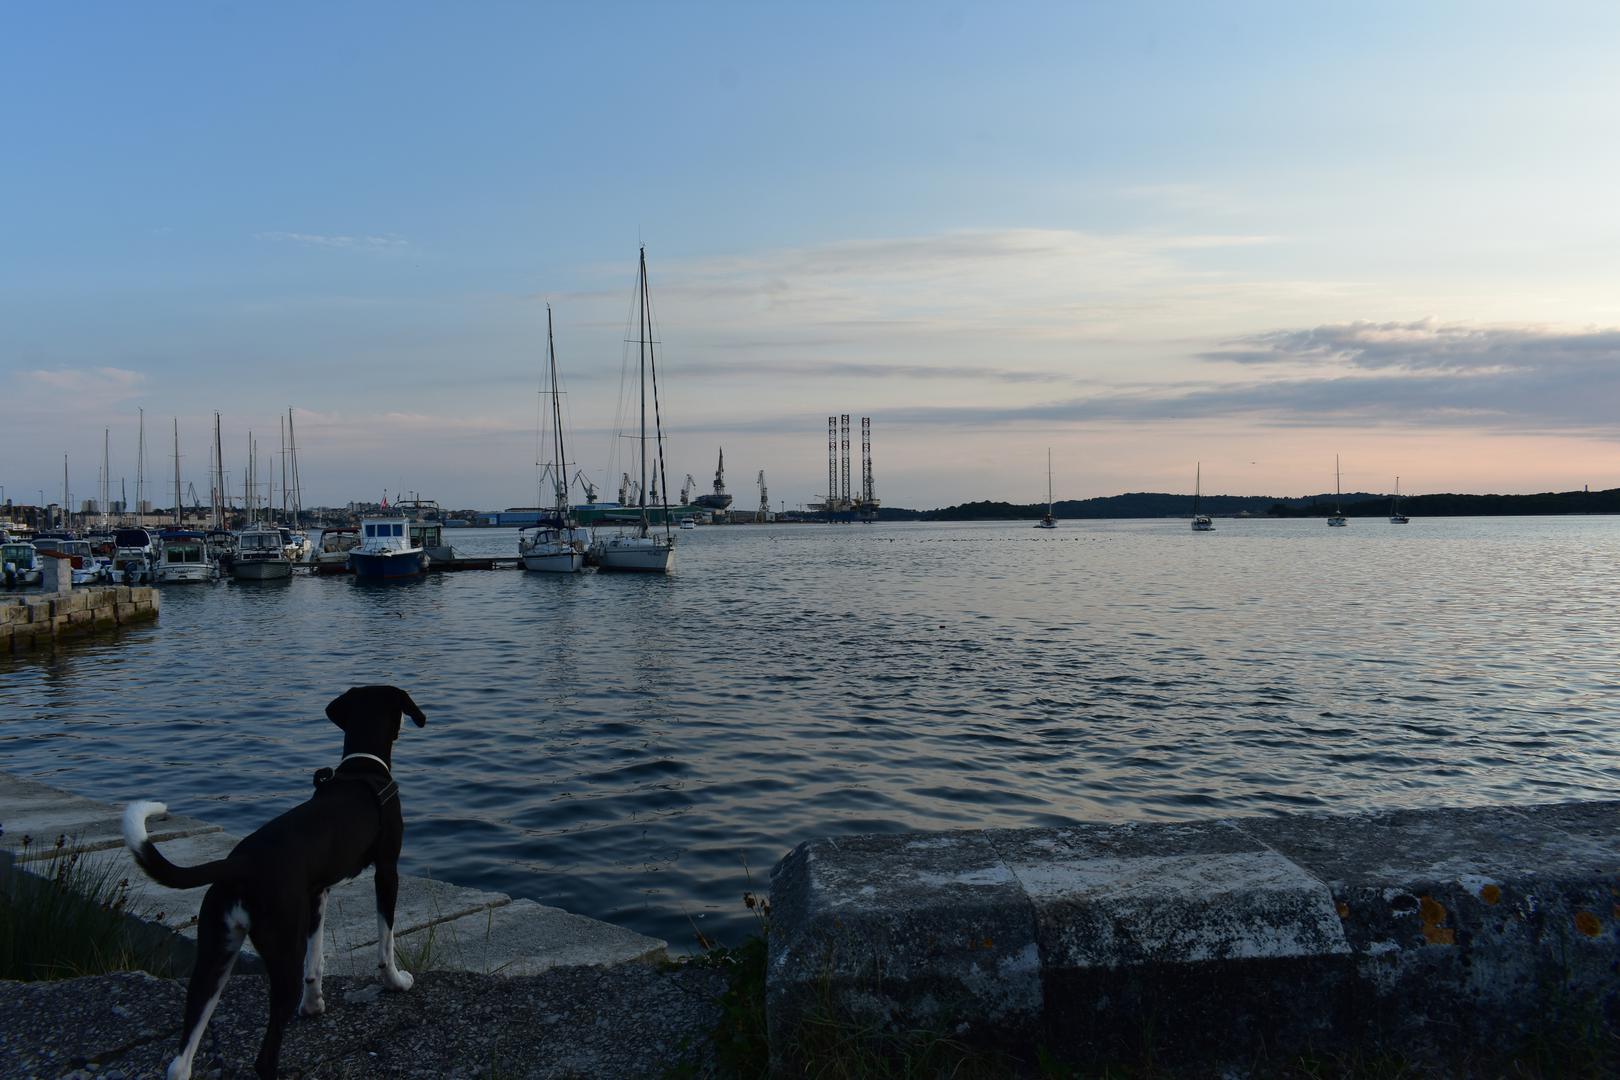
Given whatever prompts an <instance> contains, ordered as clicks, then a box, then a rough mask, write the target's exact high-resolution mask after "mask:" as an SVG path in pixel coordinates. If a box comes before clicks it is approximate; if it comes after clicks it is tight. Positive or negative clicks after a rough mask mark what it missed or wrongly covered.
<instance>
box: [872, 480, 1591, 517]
mask: <svg viewBox="0 0 1620 1080" xmlns="http://www.w3.org/2000/svg"><path fill="white" fill-rule="evenodd" d="M1336 506H1337V507H1338V508H1339V509H1340V510H1341V511H1342V512H1343V513H1344V514H1345V515H1346V516H1348V517H1384V516H1385V515H1387V514H1388V513H1389V509H1390V496H1388V495H1377V494H1373V493H1371V492H1351V493H1348V494H1344V495H1340V496H1338V497H1337V498H1335V497H1334V496H1333V495H1304V496H1300V497H1298V498H1288V499H1282V498H1276V497H1273V496H1268V495H1205V496H1203V497H1202V498H1201V499H1200V501H1199V509H1200V510H1202V511H1203V512H1204V513H1206V514H1210V515H1213V516H1215V517H1233V516H1236V515H1238V514H1246V515H1248V516H1250V517H1291V518H1292V517H1304V518H1308V517H1326V516H1327V515H1328V514H1330V513H1332V512H1333V510H1334V508H1335V507H1336ZM1401 510H1402V512H1404V513H1406V514H1409V515H1411V516H1412V517H1472V516H1477V517H1493V516H1513V515H1532V514H1620V488H1610V489H1608V490H1605V491H1544V492H1540V493H1538V494H1534V495H1455V494H1439V495H1411V496H1407V495H1403V496H1401ZM1045 512H1046V504H1045V503H1010V502H996V501H990V500H981V501H978V502H969V503H962V504H960V505H958V506H946V507H942V508H940V509H938V510H906V509H903V508H901V507H887V506H886V507H883V508H882V509H881V510H880V511H879V512H878V518H879V520H881V521H1028V520H1034V519H1036V518H1039V517H1040V516H1041V515H1042V514H1044V513H1045ZM1192 512H1193V497H1192V496H1191V495H1176V494H1172V493H1169V492H1154V491H1135V492H1127V493H1125V494H1123V495H1108V496H1104V497H1100V498H1095V499H1062V500H1060V501H1058V502H1056V503H1054V504H1053V506H1052V513H1053V514H1054V516H1056V517H1058V518H1067V519H1071V520H1073V519H1083V518H1157V517H1191V516H1192Z"/></svg>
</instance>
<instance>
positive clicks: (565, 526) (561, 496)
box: [518, 304, 590, 574]
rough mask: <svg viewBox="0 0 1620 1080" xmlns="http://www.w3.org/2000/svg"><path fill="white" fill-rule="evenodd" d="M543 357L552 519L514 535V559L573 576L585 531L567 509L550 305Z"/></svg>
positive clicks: (582, 555) (586, 537)
mask: <svg viewBox="0 0 1620 1080" xmlns="http://www.w3.org/2000/svg"><path fill="white" fill-rule="evenodd" d="M546 354H547V355H548V356H549V357H550V360H551V376H550V379H551V389H550V391H549V393H550V394H551V468H550V470H549V472H550V475H551V481H552V489H553V491H554V493H555V496H556V498H555V503H554V513H555V517H553V518H552V519H551V520H549V521H546V522H544V523H543V524H542V525H541V526H540V527H539V528H538V529H537V530H535V533H534V535H533V536H525V535H524V534H525V533H526V532H528V530H527V529H522V530H519V532H518V557H519V558H520V559H522V560H523V569H525V570H539V571H543V572H545V573H552V574H573V573H578V572H579V571H580V570H583V569H584V568H585V548H586V546H587V541H588V540H589V539H590V533H589V531H587V530H585V529H582V528H580V527H579V526H578V525H576V524H575V523H574V518H573V514H572V512H571V511H570V509H569V506H568V460H567V457H566V455H565V454H564V452H563V434H562V393H561V392H560V390H559V389H558V386H557V345H556V342H555V340H554V339H553V338H552V334H551V305H550V304H547V305H546Z"/></svg>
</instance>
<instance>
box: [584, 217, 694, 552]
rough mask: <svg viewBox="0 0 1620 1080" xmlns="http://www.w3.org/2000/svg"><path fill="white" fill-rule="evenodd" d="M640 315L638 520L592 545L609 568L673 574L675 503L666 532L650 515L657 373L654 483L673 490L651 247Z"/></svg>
mask: <svg viewBox="0 0 1620 1080" xmlns="http://www.w3.org/2000/svg"><path fill="white" fill-rule="evenodd" d="M636 292H637V301H638V302H637V305H636V308H637V319H638V321H639V324H640V327H641V333H640V341H639V345H640V349H641V353H640V370H641V434H640V436H639V439H638V443H639V446H640V450H641V483H640V485H639V486H638V490H637V494H636V504H637V505H636V509H637V511H638V512H639V520H637V521H636V522H635V523H634V524H633V525H632V526H631V527H630V528H628V529H626V530H624V531H622V532H620V533H617V534H616V535H612V536H605V537H604V536H598V537H597V540H596V542H595V543H594V544H592V545H591V555H592V557H593V560H594V561H595V563H596V565H597V566H598V567H600V568H601V569H603V570H628V571H637V572H640V573H645V574H667V573H669V572H670V571H671V570H672V569H673V568H674V566H675V534H674V532H673V531H672V530H671V528H670V520H669V518H670V514H669V507H668V506H664V507H662V508H661V509H662V513H661V514H660V515H659V516H660V517H661V518H662V519H663V526H664V528H663V532H661V533H660V532H658V531H656V530H654V529H653V527H652V523H651V519H650V518H649V517H648V514H647V491H648V488H647V479H648V477H647V464H648V463H647V389H648V376H649V375H650V376H651V386H652V392H653V432H654V438H655V445H656V448H657V454H656V458H655V461H654V468H655V472H654V476H653V479H654V481H655V484H654V486H655V487H657V488H660V489H662V490H664V491H668V490H669V484H668V483H657V482H656V481H658V480H659V479H661V478H662V477H661V474H662V473H663V471H664V432H663V423H662V419H661V417H660V415H659V408H658V365H657V360H656V357H655V356H654V350H653V339H652V334H651V332H650V331H651V327H650V325H649V324H650V323H651V321H652V301H651V300H650V299H649V298H648V296H647V249H646V248H642V249H641V263H640V267H639V269H638V272H637V276H636ZM654 501H655V502H656V501H657V500H656V499H655V500H654Z"/></svg>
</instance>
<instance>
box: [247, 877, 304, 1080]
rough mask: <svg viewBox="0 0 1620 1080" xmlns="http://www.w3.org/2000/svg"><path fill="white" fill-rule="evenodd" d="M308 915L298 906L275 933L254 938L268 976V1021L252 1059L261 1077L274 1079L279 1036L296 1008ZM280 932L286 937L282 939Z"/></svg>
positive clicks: (262, 1079) (279, 1048)
mask: <svg viewBox="0 0 1620 1080" xmlns="http://www.w3.org/2000/svg"><path fill="white" fill-rule="evenodd" d="M307 917H308V916H307V913H306V911H305V910H304V909H303V908H302V907H300V908H299V909H298V912H297V914H296V915H295V916H294V917H293V918H292V919H291V920H289V925H285V926H277V927H276V932H275V934H274V935H265V936H263V937H255V938H254V939H253V944H254V945H255V946H257V947H258V950H259V955H260V956H261V957H263V958H264V969H265V974H266V975H268V976H269V977H270V1022H269V1025H268V1026H266V1028H265V1029H264V1042H262V1043H260V1044H259V1056H258V1059H257V1060H255V1061H254V1063H253V1069H254V1071H255V1072H257V1073H258V1074H259V1077H260V1080H275V1076H276V1062H277V1061H279V1060H280V1059H281V1036H282V1033H283V1032H285V1031H286V1029H287V1022H288V1021H290V1020H291V1019H292V1018H293V1014H294V1013H296V1012H297V1011H298V989H299V985H298V978H299V974H300V972H301V970H302V968H303V962H302V960H301V958H300V957H299V955H298V946H299V943H300V942H302V941H303V940H304V923H305V920H306V918H307ZM282 934H286V935H287V937H286V938H285V939H283V938H282V937H281V935H282Z"/></svg>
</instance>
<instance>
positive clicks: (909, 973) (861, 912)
mask: <svg viewBox="0 0 1620 1080" xmlns="http://www.w3.org/2000/svg"><path fill="white" fill-rule="evenodd" d="M771 904H772V909H773V910H772V928H771V935H770V961H769V963H770V978H769V980H768V984H767V985H768V991H769V993H768V997H769V1009H768V1016H769V1022H770V1027H771V1041H772V1045H773V1046H778V1047H780V1046H784V1045H786V1043H787V1040H788V1038H789V1035H790V1028H791V1025H792V1024H793V1023H794V1022H796V1021H797V1020H798V1019H799V1018H801V1017H802V1016H803V1015H804V1014H805V1013H806V1012H808V1011H810V1010H814V1009H816V1008H818V1007H820V1006H821V1005H822V1003H823V997H824V995H825V994H826V993H828V992H829V991H830V992H831V993H833V994H835V995H836V998H837V1001H838V1004H839V1005H840V1006H841V1007H842V1009H844V1010H846V1011H847V1012H848V1013H850V1014H851V1015H852V1016H854V1017H855V1018H857V1019H859V1020H861V1021H865V1022H878V1023H885V1024H893V1025H897V1026H912V1025H922V1026H930V1025H953V1024H956V1023H958V1022H962V1023H969V1024H973V1025H975V1026H977V1027H978V1028H979V1029H980V1030H979V1036H980V1037H981V1038H983V1039H985V1040H987V1041H992V1042H1006V1043H1017V1042H1020V1041H1023V1040H1027V1039H1029V1038H1030V1037H1032V1036H1033V1035H1034V1034H1035V1033H1036V1030H1037V1025H1038V1023H1039V1020H1040V1017H1041V1012H1042V991H1041V970H1040V960H1039V955H1038V950H1037V945H1036V928H1035V917H1034V908H1033V905H1032V904H1031V903H1030V901H1029V898H1028V897H1027V896H1026V895H1025V894H1024V891H1023V889H1022V888H1021V887H1020V885H1019V883H1018V881H1017V880H1016V879H1015V878H1014V877H1013V874H1012V872H1011V871H1010V870H1009V869H1008V867H1007V866H1006V864H1005V863H1004V862H1003V861H1002V859H1001V858H1000V856H999V855H998V854H997V853H996V851H995V849H994V848H993V847H991V845H990V843H989V841H988V840H987V839H986V838H985V837H984V836H983V835H980V834H975V833H948V834H917V833H912V834H905V835H898V836H860V837H847V838H840V839H837V840H819V841H815V842H812V843H809V844H801V845H800V846H799V847H798V848H797V849H795V851H794V852H793V854H792V855H790V856H788V858H787V859H785V860H783V861H782V863H781V864H779V865H778V867H777V869H776V871H775V872H774V874H773V876H772V880H771ZM891 987H903V988H904V990H903V992H900V993H891V992H890V988H891Z"/></svg>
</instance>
